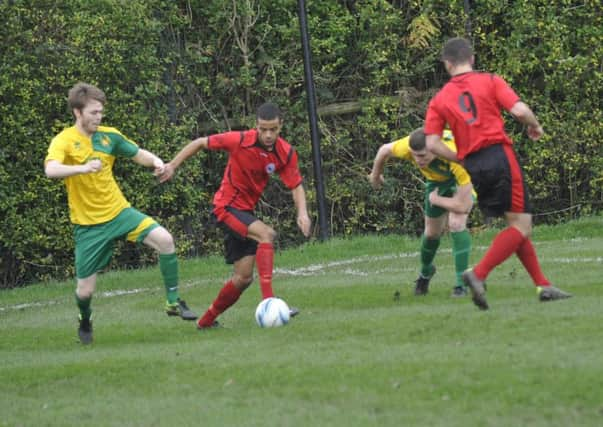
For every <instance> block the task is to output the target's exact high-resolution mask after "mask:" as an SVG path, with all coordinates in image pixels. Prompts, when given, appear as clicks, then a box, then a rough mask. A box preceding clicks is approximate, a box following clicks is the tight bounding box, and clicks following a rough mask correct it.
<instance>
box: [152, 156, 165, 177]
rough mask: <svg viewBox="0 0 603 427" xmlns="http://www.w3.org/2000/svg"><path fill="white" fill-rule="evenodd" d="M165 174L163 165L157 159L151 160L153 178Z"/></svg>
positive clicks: (161, 161)
mask: <svg viewBox="0 0 603 427" xmlns="http://www.w3.org/2000/svg"><path fill="white" fill-rule="evenodd" d="M164 172H165V163H163V160H161V159H160V158H159V157H155V158H154V159H153V174H154V175H155V176H161V175H163V173H164Z"/></svg>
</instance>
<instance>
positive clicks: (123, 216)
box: [73, 208, 159, 279]
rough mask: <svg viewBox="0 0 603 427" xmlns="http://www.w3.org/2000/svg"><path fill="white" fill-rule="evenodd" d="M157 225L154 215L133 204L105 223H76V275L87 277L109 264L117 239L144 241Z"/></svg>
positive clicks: (74, 234)
mask: <svg viewBox="0 0 603 427" xmlns="http://www.w3.org/2000/svg"><path fill="white" fill-rule="evenodd" d="M157 227H159V224H157V222H155V220H154V219H153V218H151V217H150V216H148V215H145V214H143V213H142V212H140V211H138V210H136V209H134V208H126V209H124V210H123V211H121V212H120V213H119V215H117V216H116V217H115V218H113V219H112V220H111V221H109V222H104V223H102V224H95V225H78V224H76V225H75V227H74V229H73V237H74V239H75V275H76V277H77V278H78V279H85V278H86V277H89V276H92V275H93V274H94V273H96V272H98V271H100V270H102V269H104V268H105V267H106V266H107V265H109V262H110V261H111V257H112V256H113V248H114V246H115V241H116V240H119V239H124V238H125V239H126V240H128V241H130V242H136V243H142V241H143V240H144V239H145V238H146V237H147V236H148V235H149V233H150V232H151V231H152V230H153V229H155V228H157Z"/></svg>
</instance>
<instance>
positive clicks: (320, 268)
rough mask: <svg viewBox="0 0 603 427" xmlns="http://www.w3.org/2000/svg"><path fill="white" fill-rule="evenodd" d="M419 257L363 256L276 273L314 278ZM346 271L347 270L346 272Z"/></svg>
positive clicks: (409, 254) (407, 254) (275, 271)
mask: <svg viewBox="0 0 603 427" xmlns="http://www.w3.org/2000/svg"><path fill="white" fill-rule="evenodd" d="M442 252H445V251H442ZM418 256H419V253H418V252H402V253H399V254H392V255H380V256H370V255H363V256H359V257H356V258H350V259H342V260H339V261H332V262H327V263H324V264H311V265H308V266H306V267H300V268H293V269H289V268H275V269H274V273H276V274H281V275H286V276H313V275H316V274H317V273H320V274H323V273H324V271H325V270H327V269H330V268H336V267H341V266H346V265H350V264H358V263H366V262H369V261H371V262H373V261H387V260H392V259H402V258H414V257H418ZM345 271H346V270H344V272H345Z"/></svg>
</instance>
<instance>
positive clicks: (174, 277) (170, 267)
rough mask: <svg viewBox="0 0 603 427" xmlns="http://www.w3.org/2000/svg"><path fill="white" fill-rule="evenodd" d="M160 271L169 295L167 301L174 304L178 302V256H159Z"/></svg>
mask: <svg viewBox="0 0 603 427" xmlns="http://www.w3.org/2000/svg"><path fill="white" fill-rule="evenodd" d="M159 269H160V270H161V276H162V277H163V284H164V285H165V291H166V294H167V301H168V303H169V304H173V303H175V302H177V301H178V258H177V257H176V254H175V253H173V254H159Z"/></svg>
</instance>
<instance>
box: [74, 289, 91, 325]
mask: <svg viewBox="0 0 603 427" xmlns="http://www.w3.org/2000/svg"><path fill="white" fill-rule="evenodd" d="M91 302H92V297H90V298H86V299H81V298H80V297H79V296H78V294H77V292H76V293H75V303H76V304H77V307H78V308H79V309H80V317H81V318H82V320H86V319H90V317H92V309H91V308H90V303H91Z"/></svg>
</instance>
